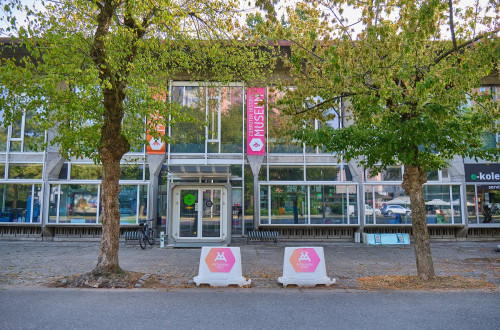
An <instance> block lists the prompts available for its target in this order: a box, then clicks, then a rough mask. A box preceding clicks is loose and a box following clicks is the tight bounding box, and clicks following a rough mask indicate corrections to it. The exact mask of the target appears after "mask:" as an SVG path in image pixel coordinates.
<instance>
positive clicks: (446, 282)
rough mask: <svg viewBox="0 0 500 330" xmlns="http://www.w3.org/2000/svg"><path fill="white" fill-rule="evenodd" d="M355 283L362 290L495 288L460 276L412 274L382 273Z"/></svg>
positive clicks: (362, 278) (490, 284)
mask: <svg viewBox="0 0 500 330" xmlns="http://www.w3.org/2000/svg"><path fill="white" fill-rule="evenodd" d="M357 284H358V286H359V288H360V289H362V290H484V289H487V290H495V289H496V288H497V285H496V284H493V283H491V282H488V281H485V280H480V279H474V278H464V277H461V276H437V277H436V278H435V279H433V280H429V281H424V280H422V279H421V278H420V277H418V276H414V275H403V276H399V275H383V276H370V277H361V278H358V279H357Z"/></svg>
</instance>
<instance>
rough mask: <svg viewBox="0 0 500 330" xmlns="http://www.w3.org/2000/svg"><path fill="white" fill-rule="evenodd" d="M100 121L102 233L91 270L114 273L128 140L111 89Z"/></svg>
mask: <svg viewBox="0 0 500 330" xmlns="http://www.w3.org/2000/svg"><path fill="white" fill-rule="evenodd" d="M104 94H105V96H104V99H105V102H104V104H105V108H106V112H105V115H104V125H103V127H102V129H101V145H100V147H99V156H100V158H101V161H102V171H103V176H102V184H101V200H102V217H101V219H102V236H101V246H100V250H99V257H98V260H97V266H96V268H95V269H94V273H95V272H105V273H116V272H119V271H120V266H119V263H118V245H119V239H120V202H119V200H118V194H119V193H120V186H119V184H118V182H119V180H120V174H121V169H120V160H121V159H122V157H123V155H124V154H125V153H127V152H128V150H129V149H130V144H129V143H128V142H127V140H126V139H125V137H123V136H122V131H121V129H122V127H121V121H122V118H123V108H122V102H120V98H118V99H117V98H115V97H114V96H115V95H114V93H111V92H105V93H104Z"/></svg>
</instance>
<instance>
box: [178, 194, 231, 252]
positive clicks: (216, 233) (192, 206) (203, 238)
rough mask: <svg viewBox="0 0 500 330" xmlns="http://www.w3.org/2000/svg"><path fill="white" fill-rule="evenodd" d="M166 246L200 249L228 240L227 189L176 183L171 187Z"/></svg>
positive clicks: (228, 213) (228, 204)
mask: <svg viewBox="0 0 500 330" xmlns="http://www.w3.org/2000/svg"><path fill="white" fill-rule="evenodd" d="M171 191H172V195H171V196H172V203H171V205H172V208H171V210H170V213H171V217H170V219H172V221H171V222H170V230H169V232H170V233H171V234H169V240H170V242H169V244H173V245H175V246H200V245H207V243H208V244H209V243H213V244H218V245H220V244H224V243H229V241H230V227H229V225H230V223H229V221H228V215H230V214H231V213H230V212H228V207H230V205H231V204H230V203H229V200H228V196H230V194H229V193H228V192H229V188H228V187H227V185H225V184H221V185H199V184H196V185H192V184H177V185H174V187H172V190H171Z"/></svg>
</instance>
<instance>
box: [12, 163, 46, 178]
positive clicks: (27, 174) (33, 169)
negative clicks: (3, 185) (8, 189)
mask: <svg viewBox="0 0 500 330" xmlns="http://www.w3.org/2000/svg"><path fill="white" fill-rule="evenodd" d="M42 171H43V164H33V163H21V164H9V179H41V178H42Z"/></svg>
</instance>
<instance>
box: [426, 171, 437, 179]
mask: <svg viewBox="0 0 500 330" xmlns="http://www.w3.org/2000/svg"><path fill="white" fill-rule="evenodd" d="M427 181H439V171H435V170H432V171H429V172H427Z"/></svg>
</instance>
